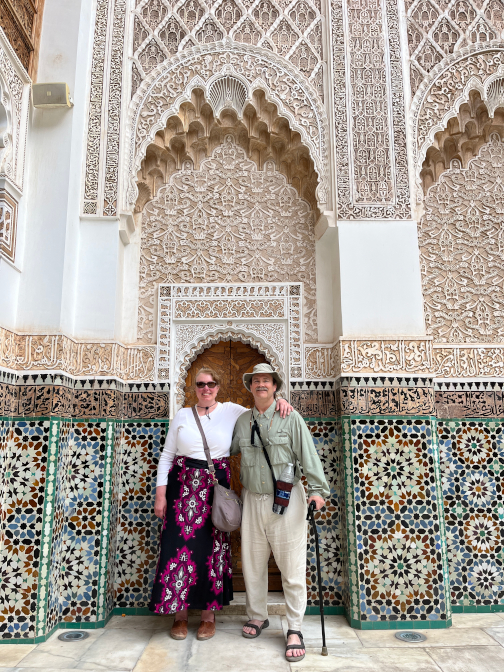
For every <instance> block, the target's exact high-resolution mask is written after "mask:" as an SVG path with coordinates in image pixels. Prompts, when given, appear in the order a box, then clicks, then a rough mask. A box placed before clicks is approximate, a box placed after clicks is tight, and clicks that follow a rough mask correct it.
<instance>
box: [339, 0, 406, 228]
mask: <svg viewBox="0 0 504 672" xmlns="http://www.w3.org/2000/svg"><path fill="white" fill-rule="evenodd" d="M377 4H379V6H380V10H381V24H380V26H379V27H380V31H381V35H382V38H383V40H384V47H383V59H384V62H383V70H384V77H385V82H386V83H385V86H386V93H385V97H384V98H383V100H386V103H387V106H388V114H387V116H388V124H387V133H388V138H389V147H390V156H389V161H390V162H392V163H391V166H392V168H393V171H392V172H393V175H392V182H393V187H394V189H393V191H394V193H393V199H391V201H389V202H388V203H383V202H376V203H365V202H363V203H359V202H356V201H355V199H354V194H355V193H356V183H355V170H354V169H355V157H354V153H355V152H354V147H353V135H352V127H353V123H354V116H353V110H352V101H353V91H354V88H355V87H354V83H353V82H352V73H353V72H354V70H357V69H358V68H353V67H352V66H353V63H352V53H353V52H352V47H353V45H352V44H351V43H350V39H351V31H350V26H351V25H352V21H351V18H350V16H349V3H348V0H331V2H330V18H329V20H330V22H331V28H332V31H331V32H332V38H331V39H332V45H331V48H332V70H333V82H332V98H333V110H334V112H333V114H334V127H335V132H334V143H335V150H334V154H335V161H336V168H335V171H336V175H337V177H336V181H337V185H336V188H337V201H338V217H339V219H347V220H356V219H359V220H360V219H386V220H389V219H411V216H412V212H411V210H412V202H411V192H410V179H409V163H408V151H407V142H408V140H407V125H406V103H405V92H404V68H403V56H402V48H401V35H400V19H399V13H398V3H397V2H396V0H392V1H390V2H388V1H387V2H385V0H383V1H382V2H379V3H377ZM355 7H357V6H355ZM358 9H359V10H362V11H365V10H366V9H367V8H366V6H364V3H363V6H362V7H358Z"/></svg>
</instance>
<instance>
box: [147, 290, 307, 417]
mask: <svg viewBox="0 0 504 672" xmlns="http://www.w3.org/2000/svg"><path fill="white" fill-rule="evenodd" d="M302 301H303V284H302V283H295V282H291V283H256V284H254V283H229V284H224V283H223V284H217V283H215V284H199V285H198V284H160V285H159V287H158V321H157V325H158V346H157V356H156V380H158V381H164V382H170V389H171V391H172V392H171V403H170V409H171V412H172V413H175V412H176V411H177V409H178V408H180V406H181V405H182V404H183V401H184V382H185V378H186V376H187V371H188V368H189V365H190V363H191V362H192V361H194V359H195V358H196V357H197V355H198V354H199V353H200V352H202V351H203V350H204V349H205V348H207V347H209V346H210V345H212V344H213V343H217V342H219V341H220V340H241V341H242V342H243V343H249V344H251V345H252V346H253V347H255V348H257V349H258V350H259V351H260V352H262V353H263V354H264V355H265V356H266V357H267V358H268V359H269V360H270V361H271V362H273V363H274V364H275V366H276V367H277V368H278V369H279V371H281V372H282V374H283V376H284V378H285V381H286V384H287V386H288V384H289V381H292V380H302V379H303V373H304V348H303V341H302V337H303V324H302V320H303V314H302V313H303V311H302ZM258 305H262V312H261V314H260V315H258V311H257V306H258Z"/></svg>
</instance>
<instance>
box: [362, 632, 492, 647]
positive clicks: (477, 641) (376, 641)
mask: <svg viewBox="0 0 504 672" xmlns="http://www.w3.org/2000/svg"><path fill="white" fill-rule="evenodd" d="M396 632H397V630H356V633H357V636H358V637H359V639H360V640H361V642H362V643H363V645H364V646H368V647H370V648H378V647H380V648H381V647H394V648H399V647H406V648H409V649H413V648H430V647H436V646H444V647H452V646H493V645H495V646H498V644H497V642H496V641H495V640H494V639H492V637H491V636H490V635H488V634H487V633H486V632H484V631H483V630H480V629H479V628H447V629H446V630H444V629H443V630H414V632H421V633H422V634H424V635H425V636H426V637H427V640H426V641H425V642H419V643H418V644H411V643H409V642H401V641H400V640H399V639H397V638H396V637H395V633H396Z"/></svg>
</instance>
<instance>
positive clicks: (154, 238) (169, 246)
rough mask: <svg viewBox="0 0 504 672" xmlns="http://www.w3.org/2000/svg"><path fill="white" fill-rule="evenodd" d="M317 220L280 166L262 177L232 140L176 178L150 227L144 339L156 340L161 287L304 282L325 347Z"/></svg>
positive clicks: (151, 206) (145, 228) (155, 205)
mask: <svg viewBox="0 0 504 672" xmlns="http://www.w3.org/2000/svg"><path fill="white" fill-rule="evenodd" d="M313 224H314V222H313V213H312V211H311V210H310V207H309V205H308V204H307V203H306V201H304V200H302V199H301V198H299V196H298V194H297V192H296V190H295V189H294V188H293V187H291V186H289V185H288V183H287V181H286V179H285V177H284V176H283V175H281V174H280V173H278V172H277V170H276V168H275V165H274V163H273V162H272V161H267V162H266V164H265V166H264V170H262V171H261V170H257V167H256V165H255V163H254V162H253V161H251V160H249V159H248V158H247V157H246V154H245V151H244V150H243V149H242V148H241V147H239V146H238V145H236V144H235V141H234V138H233V136H232V135H228V136H226V137H225V139H224V143H223V144H222V145H220V146H219V147H217V148H216V149H215V150H214V152H213V154H212V156H211V157H210V158H208V159H206V160H205V161H203V162H202V163H201V167H200V169H199V170H194V169H193V167H192V164H191V163H190V162H188V163H186V164H185V165H184V166H183V169H182V171H180V172H177V173H175V174H174V175H172V176H171V178H170V181H169V183H168V184H167V185H166V186H164V187H161V188H160V189H159V191H158V193H157V195H156V197H155V198H154V199H153V200H152V201H150V202H149V203H148V204H147V206H146V208H145V211H144V214H143V219H142V242H141V252H140V298H139V322H138V338H139V341H140V342H142V343H152V341H153V339H154V319H155V318H154V307H155V293H156V288H157V285H159V284H160V283H176V284H179V283H193V282H194V283H236V282H253V283H256V282H303V283H304V334H305V340H306V341H307V342H310V343H314V342H316V341H317V317H316V296H315V238H314V235H313Z"/></svg>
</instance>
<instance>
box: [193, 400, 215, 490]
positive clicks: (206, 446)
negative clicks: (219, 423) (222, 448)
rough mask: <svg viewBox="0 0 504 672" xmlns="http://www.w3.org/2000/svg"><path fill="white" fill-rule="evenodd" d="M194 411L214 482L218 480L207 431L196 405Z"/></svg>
mask: <svg viewBox="0 0 504 672" xmlns="http://www.w3.org/2000/svg"><path fill="white" fill-rule="evenodd" d="M192 412H193V415H194V419H195V420H196V424H197V425H198V429H199V431H200V434H201V438H202V440H203V450H204V451H205V457H206V459H207V462H208V470H209V472H210V476H211V477H212V478H213V480H214V483H215V482H217V479H216V478H215V467H214V463H213V460H212V458H211V456H210V448H209V447H208V443H207V440H206V436H205V432H204V431H203V427H202V426H201V420H200V419H199V415H198V411H197V410H196V406H193V407H192Z"/></svg>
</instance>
